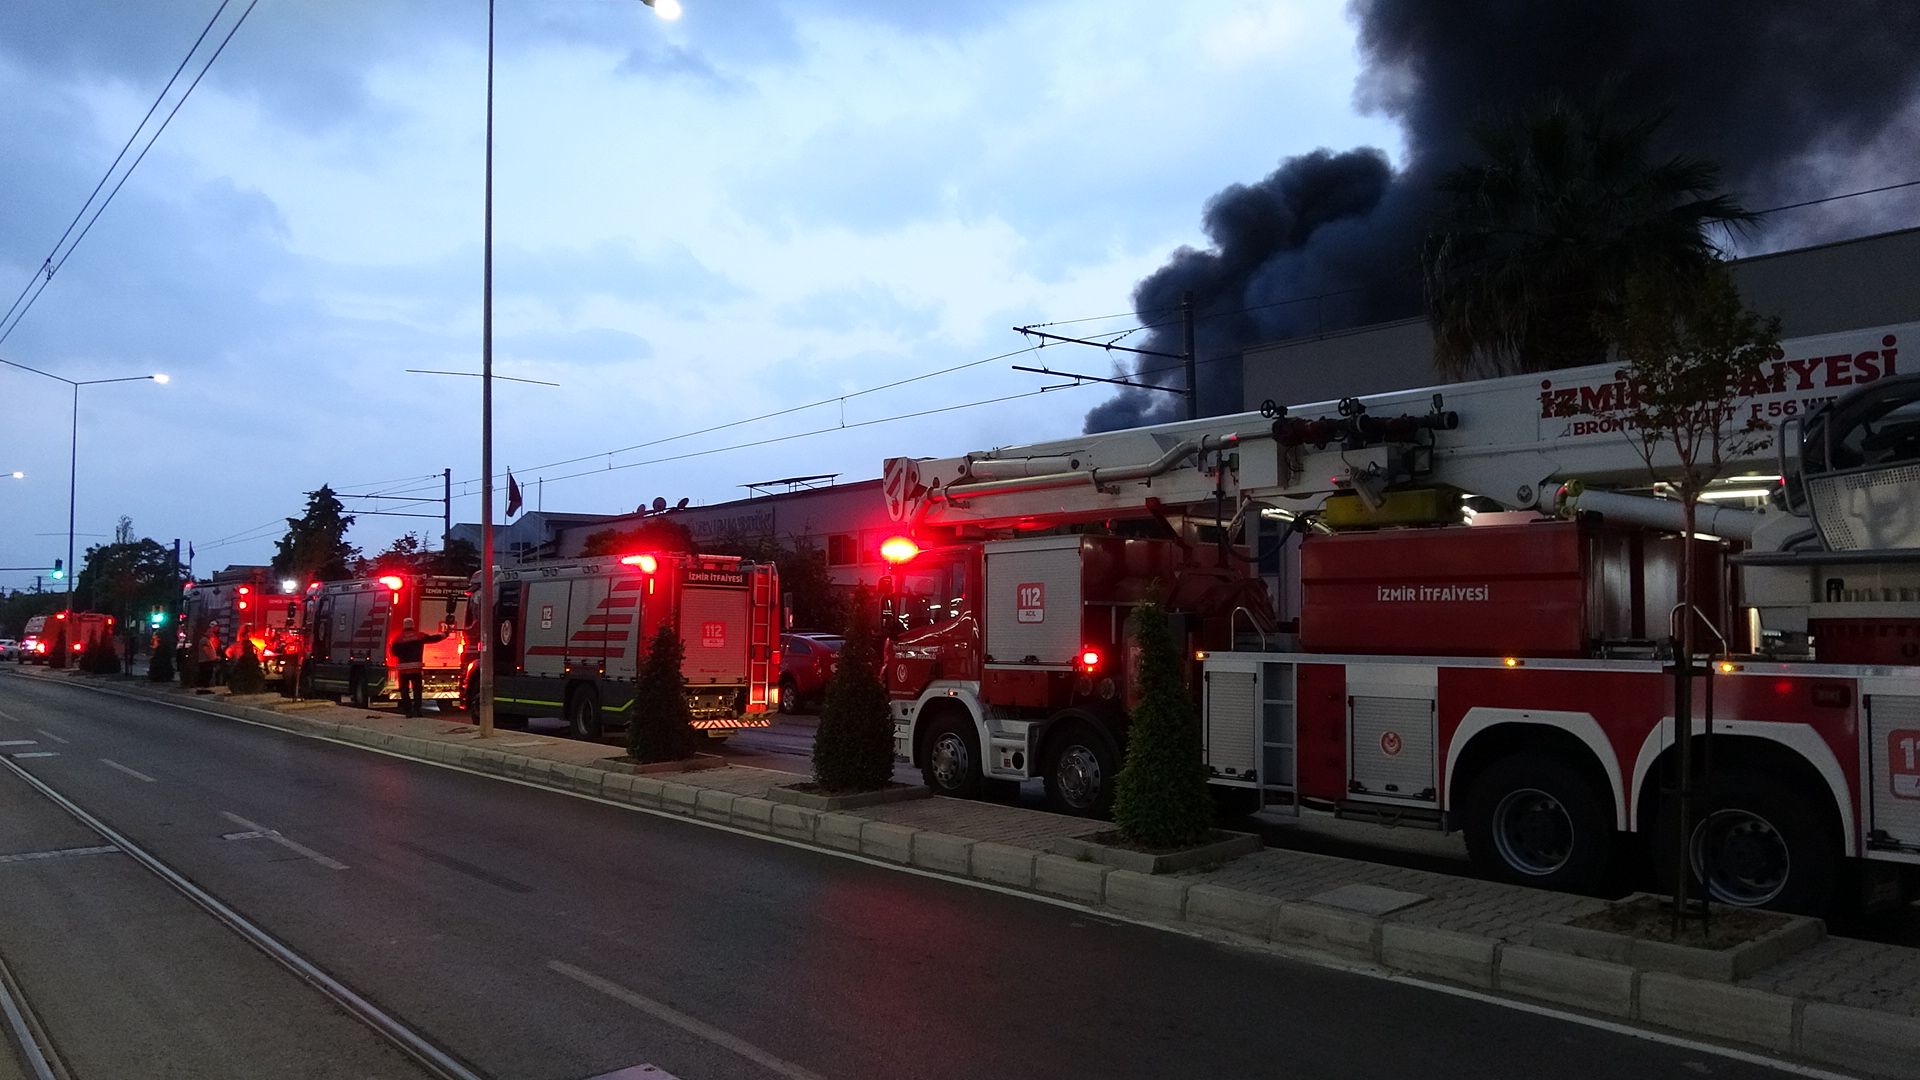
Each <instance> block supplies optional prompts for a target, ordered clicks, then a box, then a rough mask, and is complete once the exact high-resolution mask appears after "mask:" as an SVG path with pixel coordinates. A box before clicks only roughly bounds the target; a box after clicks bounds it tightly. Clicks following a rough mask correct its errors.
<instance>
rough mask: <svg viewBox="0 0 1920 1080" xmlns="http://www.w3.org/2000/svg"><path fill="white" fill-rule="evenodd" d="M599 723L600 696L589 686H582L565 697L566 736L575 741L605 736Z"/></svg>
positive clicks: (603, 729) (604, 730)
mask: <svg viewBox="0 0 1920 1080" xmlns="http://www.w3.org/2000/svg"><path fill="white" fill-rule="evenodd" d="M605 732H606V728H605V726H604V725H602V724H601V722H600V694H599V692H598V691H596V690H594V688H593V687H591V686H582V687H579V688H577V689H575V690H574V692H573V693H572V694H569V695H568V696H567V734H569V735H572V736H573V737H574V738H576V739H597V738H599V737H600V736H601V735H603V734H605Z"/></svg>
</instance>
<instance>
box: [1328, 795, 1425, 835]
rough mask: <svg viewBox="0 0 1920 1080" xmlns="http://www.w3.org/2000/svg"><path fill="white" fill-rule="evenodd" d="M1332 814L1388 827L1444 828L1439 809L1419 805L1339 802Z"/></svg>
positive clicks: (1349, 819)
mask: <svg viewBox="0 0 1920 1080" xmlns="http://www.w3.org/2000/svg"><path fill="white" fill-rule="evenodd" d="M1333 816H1335V817H1337V818H1344V819H1346V820H1348V821H1369V822H1372V823H1373V824H1375V825H1385V826H1388V827H1399V826H1404V827H1406V828H1409V829H1431V830H1433V831H1434V832H1439V831H1440V830H1441V829H1442V828H1444V827H1445V826H1444V823H1443V821H1442V819H1441V814H1440V811H1438V810H1430V809H1427V808H1426V807H1421V806H1382V805H1380V804H1379V803H1354V802H1346V803H1341V804H1340V805H1339V807H1338V808H1336V809H1335V810H1334V812H1333Z"/></svg>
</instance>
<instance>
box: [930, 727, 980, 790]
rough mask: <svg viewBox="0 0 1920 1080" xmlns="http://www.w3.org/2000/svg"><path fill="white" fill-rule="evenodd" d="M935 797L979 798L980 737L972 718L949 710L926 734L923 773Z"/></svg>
mask: <svg viewBox="0 0 1920 1080" xmlns="http://www.w3.org/2000/svg"><path fill="white" fill-rule="evenodd" d="M920 774H921V776H922V777H923V778H925V780H926V783H927V789H928V790H929V791H932V792H933V793H934V794H935V795H948V796H951V797H953V798H956V799H972V798H976V797H978V796H979V794H980V780H981V772H980V736H979V735H978V734H977V733H975V731H974V730H973V718H972V717H970V716H967V715H966V714H964V713H961V712H958V711H955V710H951V709H949V710H948V711H947V712H946V714H945V715H943V716H942V717H941V718H940V719H938V720H935V721H934V723H933V728H932V730H930V731H928V732H927V758H926V764H925V765H923V766H922V767H921V769H920Z"/></svg>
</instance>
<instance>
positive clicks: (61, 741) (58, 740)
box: [33, 728, 68, 743]
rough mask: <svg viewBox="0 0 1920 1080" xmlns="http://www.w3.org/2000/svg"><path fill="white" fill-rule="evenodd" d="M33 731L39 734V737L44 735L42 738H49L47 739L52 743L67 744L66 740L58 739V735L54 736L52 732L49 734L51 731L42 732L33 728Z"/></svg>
mask: <svg viewBox="0 0 1920 1080" xmlns="http://www.w3.org/2000/svg"><path fill="white" fill-rule="evenodd" d="M33 730H34V731H36V732H39V733H40V734H41V735H44V736H46V737H47V738H49V739H52V740H53V741H54V742H57V743H65V742H67V741H68V740H66V739H63V738H61V737H60V736H58V735H55V734H54V733H53V732H51V731H44V730H42V729H40V728H34V729H33Z"/></svg>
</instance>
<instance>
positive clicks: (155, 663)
mask: <svg viewBox="0 0 1920 1080" xmlns="http://www.w3.org/2000/svg"><path fill="white" fill-rule="evenodd" d="M157 637H158V640H159V643H160V644H159V645H158V647H156V648H155V649H154V650H153V656H152V657H151V658H150V659H148V661H147V681H148V682H157V683H164V682H172V681H173V677H174V675H175V672H174V670H173V633H172V628H171V627H161V629H160V633H159V634H158V635H157Z"/></svg>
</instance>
